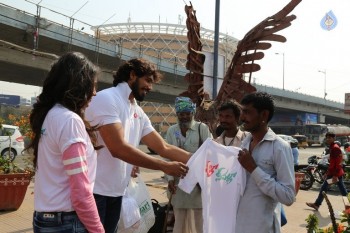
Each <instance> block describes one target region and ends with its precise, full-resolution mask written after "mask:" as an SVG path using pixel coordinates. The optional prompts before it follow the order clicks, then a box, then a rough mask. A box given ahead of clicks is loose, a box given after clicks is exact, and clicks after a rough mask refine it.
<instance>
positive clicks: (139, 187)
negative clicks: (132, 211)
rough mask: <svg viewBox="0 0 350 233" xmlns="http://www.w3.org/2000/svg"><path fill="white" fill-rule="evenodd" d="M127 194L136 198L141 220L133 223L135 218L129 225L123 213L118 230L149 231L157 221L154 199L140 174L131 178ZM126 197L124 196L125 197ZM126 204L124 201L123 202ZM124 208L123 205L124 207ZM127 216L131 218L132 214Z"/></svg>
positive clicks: (129, 232) (128, 232) (124, 232)
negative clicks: (153, 204)
mask: <svg viewBox="0 0 350 233" xmlns="http://www.w3.org/2000/svg"><path fill="white" fill-rule="evenodd" d="M127 196H128V198H133V199H135V200H136V203H137V205H138V207H139V211H140V216H141V219H140V221H138V222H136V223H133V220H131V221H129V224H127V225H130V224H132V225H131V226H129V227H127V225H126V224H125V222H124V220H125V217H124V216H123V214H125V212H124V213H121V217H120V218H121V221H120V224H119V226H118V232H120V233H147V232H148V230H149V229H150V228H151V227H152V226H153V225H154V222H155V215H154V210H153V207H152V201H151V197H150V195H149V192H148V189H147V186H146V185H145V183H144V182H143V180H142V179H141V176H140V174H139V175H138V177H137V178H135V179H131V180H130V183H129V185H128V188H127ZM123 199H124V197H123ZM123 205H124V202H123ZM122 210H123V207H122ZM126 218H129V219H131V217H130V216H127V217H126Z"/></svg>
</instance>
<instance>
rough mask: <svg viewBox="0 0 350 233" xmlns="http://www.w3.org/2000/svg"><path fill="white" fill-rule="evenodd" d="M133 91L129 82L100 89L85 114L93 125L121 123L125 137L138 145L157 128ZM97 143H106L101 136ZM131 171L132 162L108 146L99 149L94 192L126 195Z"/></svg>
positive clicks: (111, 195)
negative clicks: (133, 94) (135, 99)
mask: <svg viewBox="0 0 350 233" xmlns="http://www.w3.org/2000/svg"><path fill="white" fill-rule="evenodd" d="M130 93H131V89H130V87H129V85H128V84H127V83H126V82H123V83H119V84H118V85H117V86H116V87H111V88H108V89H104V90H102V91H100V92H98V93H97V95H96V96H94V97H93V98H92V100H91V102H90V104H89V107H88V108H87V109H86V111H85V117H86V119H87V120H88V121H89V122H90V124H91V125H92V126H95V125H98V126H103V125H107V124H113V123H121V124H122V126H123V129H124V139H125V140H126V141H127V142H128V143H129V144H131V145H133V146H135V147H137V146H138V145H139V143H140V140H141V138H142V137H144V136H146V135H147V134H149V133H151V132H152V131H154V128H153V126H152V124H151V122H150V120H149V118H148V116H147V115H146V114H145V113H144V111H143V110H142V108H141V107H140V106H138V105H137V103H136V101H134V103H131V102H130V101H129V95H130ZM98 145H105V144H104V142H103V140H102V137H101V136H100V135H98ZM130 173H131V165H130V164H128V163H126V162H124V161H122V160H120V159H118V158H114V157H113V156H112V155H111V153H110V152H109V150H108V149H107V147H106V146H105V147H104V148H102V149H100V150H98V151H97V171H96V181H95V188H94V193H96V194H100V195H104V196H110V197H118V196H123V195H124V194H125V190H126V187H127V185H128V183H129V180H130Z"/></svg>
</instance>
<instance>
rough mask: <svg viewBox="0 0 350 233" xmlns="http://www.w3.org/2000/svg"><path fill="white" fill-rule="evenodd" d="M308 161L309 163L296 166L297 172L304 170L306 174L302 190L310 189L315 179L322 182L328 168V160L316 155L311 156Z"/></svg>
mask: <svg viewBox="0 0 350 233" xmlns="http://www.w3.org/2000/svg"><path fill="white" fill-rule="evenodd" d="M307 162H308V164H300V165H295V166H294V171H295V172H302V173H304V174H305V176H304V179H303V180H302V181H301V184H300V189H301V190H309V189H310V188H311V187H312V185H313V184H314V182H315V181H316V182H317V183H320V184H322V183H323V180H324V179H323V177H324V174H325V173H326V172H327V169H328V162H326V159H322V158H321V157H318V156H316V155H313V156H310V157H309V158H308V160H307Z"/></svg>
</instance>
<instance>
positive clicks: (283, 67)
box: [275, 53, 284, 90]
mask: <svg viewBox="0 0 350 233" xmlns="http://www.w3.org/2000/svg"><path fill="white" fill-rule="evenodd" d="M275 54H276V55H282V58H283V69H282V72H283V73H282V79H283V86H282V87H283V90H284V53H275Z"/></svg>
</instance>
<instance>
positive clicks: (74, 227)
mask: <svg viewBox="0 0 350 233" xmlns="http://www.w3.org/2000/svg"><path fill="white" fill-rule="evenodd" d="M33 231H34V233H54V232H55V233H88V231H87V230H86V228H85V226H84V225H83V224H82V223H81V222H80V220H79V218H78V215H77V214H76V213H75V212H69V213H66V212H55V213H50V212H48V213H43V212H34V214H33Z"/></svg>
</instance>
